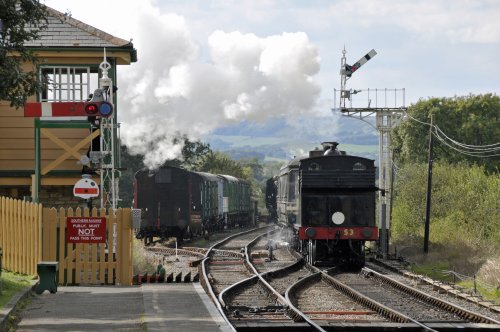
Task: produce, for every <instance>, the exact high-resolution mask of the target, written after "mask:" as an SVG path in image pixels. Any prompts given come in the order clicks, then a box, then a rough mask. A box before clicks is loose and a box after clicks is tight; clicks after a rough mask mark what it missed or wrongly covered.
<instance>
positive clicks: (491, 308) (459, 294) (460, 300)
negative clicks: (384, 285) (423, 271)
mask: <svg viewBox="0 0 500 332" xmlns="http://www.w3.org/2000/svg"><path fill="white" fill-rule="evenodd" d="M389 264H390V265H389ZM366 266H367V267H369V268H371V269H372V270H375V271H377V272H379V273H382V274H384V275H387V276H389V277H391V278H393V279H395V280H397V281H399V282H401V283H404V284H406V285H408V286H411V287H414V288H416V289H419V290H421V291H423V292H425V293H428V294H432V295H433V296H435V297H437V298H440V299H442V300H444V301H448V302H451V303H455V304H456V305H458V306H460V307H462V308H465V309H468V310H471V311H476V312H478V313H480V314H482V315H484V316H490V317H492V318H493V319H495V320H497V321H500V306H498V305H496V306H495V305H494V304H493V303H491V302H488V301H481V300H480V298H478V297H475V296H471V295H470V294H466V293H465V292H463V291H462V290H460V289H459V288H457V287H456V286H454V285H447V284H443V283H441V282H437V281H435V280H432V279H429V278H426V277H424V276H420V275H417V274H414V273H411V272H409V271H406V270H405V269H402V266H401V265H400V264H397V261H396V262H394V261H379V260H372V262H367V265H366Z"/></svg>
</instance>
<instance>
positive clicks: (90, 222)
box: [66, 217, 106, 243]
mask: <svg viewBox="0 0 500 332" xmlns="http://www.w3.org/2000/svg"><path fill="white" fill-rule="evenodd" d="M66 242H67V243H105V242H106V218H96V217H67V218H66Z"/></svg>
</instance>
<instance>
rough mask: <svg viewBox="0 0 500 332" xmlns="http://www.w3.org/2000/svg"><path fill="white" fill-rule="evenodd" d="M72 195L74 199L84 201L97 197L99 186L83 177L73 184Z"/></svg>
mask: <svg viewBox="0 0 500 332" xmlns="http://www.w3.org/2000/svg"><path fill="white" fill-rule="evenodd" d="M73 195H75V197H81V198H85V199H89V198H92V197H97V196H99V186H98V185H97V183H96V182H95V181H94V180H92V179H91V178H88V177H85V178H83V179H81V180H78V182H77V183H75V186H74V187H73Z"/></svg>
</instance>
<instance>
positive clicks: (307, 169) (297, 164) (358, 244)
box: [266, 142, 378, 267]
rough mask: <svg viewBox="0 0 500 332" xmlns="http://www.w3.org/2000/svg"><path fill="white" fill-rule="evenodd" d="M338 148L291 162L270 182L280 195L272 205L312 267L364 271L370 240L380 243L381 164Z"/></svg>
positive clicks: (330, 146) (331, 146)
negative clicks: (377, 219) (377, 166)
mask: <svg viewBox="0 0 500 332" xmlns="http://www.w3.org/2000/svg"><path fill="white" fill-rule="evenodd" d="M337 145H338V143H336V142H325V143H322V146H323V149H318V150H315V151H311V152H310V153H309V156H305V157H299V158H295V159H293V160H292V161H290V162H289V163H288V164H287V165H286V166H285V167H283V168H282V169H281V171H280V174H279V176H278V177H277V178H276V177H275V178H272V179H270V180H269V181H268V183H267V185H268V187H269V186H272V184H273V183H274V184H275V188H276V195H274V196H273V195H267V196H266V199H267V202H266V205H267V206H268V208H270V212H269V213H270V214H272V213H274V210H273V207H274V206H276V215H277V220H278V222H279V223H281V224H283V225H286V226H287V227H291V228H292V229H293V234H294V241H295V244H296V246H297V249H298V250H299V251H300V252H302V253H303V255H304V256H305V257H306V258H307V261H308V262H309V263H310V264H314V265H333V264H349V265H352V266H357V267H359V266H363V265H364V262H365V246H364V245H365V242H366V241H376V240H378V228H377V227H376V224H375V193H376V191H377V188H376V186H375V166H374V161H373V160H371V159H367V158H362V157H356V156H349V155H346V154H345V152H343V151H339V150H337ZM268 192H272V189H268ZM274 199H275V203H274V201H273V200H274ZM273 204H276V205H273Z"/></svg>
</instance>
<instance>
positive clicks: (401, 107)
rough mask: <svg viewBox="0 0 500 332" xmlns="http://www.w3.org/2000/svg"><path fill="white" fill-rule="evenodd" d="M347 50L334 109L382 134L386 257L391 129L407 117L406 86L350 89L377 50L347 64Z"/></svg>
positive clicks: (381, 218)
mask: <svg viewBox="0 0 500 332" xmlns="http://www.w3.org/2000/svg"><path fill="white" fill-rule="evenodd" d="M346 53H347V52H346V50H345V48H344V50H343V51H342V59H341V67H340V77H341V78H340V90H337V89H334V92H335V97H334V98H335V99H334V100H335V101H334V104H335V108H334V109H333V111H339V112H340V113H341V114H342V115H343V116H348V117H351V118H356V119H359V120H362V121H364V122H366V123H368V124H370V125H371V126H372V127H374V128H375V129H377V131H378V133H379V180H378V187H379V200H378V202H379V209H378V210H379V227H380V246H379V251H380V253H381V254H382V255H383V257H384V258H387V254H388V251H389V229H390V211H391V197H392V177H393V172H392V149H391V144H392V141H391V130H392V128H394V127H395V126H397V125H398V123H399V122H401V121H402V120H403V119H404V117H405V114H406V110H407V107H406V106H405V89H404V88H402V89H387V88H384V89H364V90H354V89H348V88H347V81H348V80H349V79H350V78H351V76H352V74H353V73H354V72H355V71H357V70H358V69H359V68H360V67H361V66H363V65H364V64H365V63H366V62H368V61H369V60H370V59H371V58H373V57H374V56H375V55H376V54H377V52H375V50H371V51H370V52H368V53H367V54H366V55H365V56H364V57H362V58H361V59H359V60H358V61H357V62H356V63H355V64H354V65H348V64H347V61H346ZM337 97H338V103H337Z"/></svg>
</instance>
